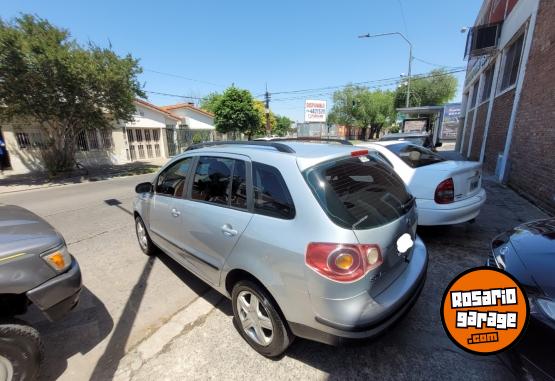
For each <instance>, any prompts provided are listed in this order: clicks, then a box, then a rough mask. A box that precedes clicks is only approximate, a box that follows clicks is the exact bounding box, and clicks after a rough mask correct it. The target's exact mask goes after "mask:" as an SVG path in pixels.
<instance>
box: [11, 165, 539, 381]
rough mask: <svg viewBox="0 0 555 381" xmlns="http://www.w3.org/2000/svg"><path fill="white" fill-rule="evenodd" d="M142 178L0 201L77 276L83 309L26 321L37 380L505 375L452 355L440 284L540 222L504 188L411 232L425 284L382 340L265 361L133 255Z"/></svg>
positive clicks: (211, 304)
mask: <svg viewBox="0 0 555 381" xmlns="http://www.w3.org/2000/svg"><path fill="white" fill-rule="evenodd" d="M149 176H151V175H142V176H134V177H127V178H120V179H114V180H108V181H103V182H97V183H86V184H76V185H69V186H64V187H56V188H49V189H38V190H32V191H27V192H20V193H12V194H3V195H0V202H2V203H7V204H17V205H21V206H24V207H26V208H28V209H30V210H32V211H34V212H35V213H37V214H39V215H41V216H43V217H44V218H45V219H46V220H48V221H49V222H50V223H51V224H53V225H54V226H55V227H56V228H57V229H58V230H59V231H60V232H61V233H62V234H63V235H64V236H65V238H66V240H67V242H68V244H69V248H70V250H71V252H72V253H73V255H74V256H75V257H76V258H77V260H78V261H79V263H80V264H81V267H82V271H83V277H84V285H85V289H84V291H83V296H82V302H81V304H80V305H79V306H78V308H77V309H76V310H75V311H73V313H72V314H70V316H68V317H67V318H66V319H65V320H63V321H61V322H58V323H56V324H52V323H49V322H48V321H46V320H45V319H44V318H43V317H42V316H41V315H39V314H38V313H37V312H36V311H34V310H32V311H30V312H29V313H28V316H26V318H27V319H29V320H31V321H32V322H34V323H35V324H36V325H37V327H38V328H39V330H40V332H41V333H42V335H43V337H44V341H45V347H46V361H45V363H44V368H43V373H42V379H47V380H52V379H56V378H60V379H62V380H86V379H95V380H104V379H111V378H113V377H115V378H117V379H137V380H146V379H153V380H154V379H156V380H158V379H169V378H171V379H188V380H190V379H201V378H202V379H207V378H213V379H245V378H248V379H330V380H333V379H344V378H347V379H368V378H376V379H430V378H434V379H435V378H441V379H445V380H447V379H499V380H501V379H502V380H507V379H511V377H512V375H511V374H510V373H509V371H508V369H507V368H506V367H505V366H504V365H503V364H502V363H501V362H500V361H499V360H498V359H497V357H494V356H491V357H482V356H473V355H470V354H467V353H465V352H463V351H461V350H460V349H458V348H457V347H456V346H455V345H454V344H453V343H452V342H451V341H450V340H449V339H448V338H447V336H446V335H445V334H444V332H443V328H442V326H441V320H440V314H439V308H440V301H441V297H442V293H443V291H444V289H445V287H446V286H447V284H448V283H449V281H450V280H451V279H452V278H453V277H454V276H455V275H456V274H458V273H460V272H461V271H463V270H465V269H467V268H469V267H474V266H479V265H482V264H483V263H484V261H485V258H486V255H487V252H488V246H489V242H490V239H491V238H492V237H493V236H495V235H496V234H497V233H499V232H501V231H503V230H506V229H507V228H510V227H512V226H514V225H517V224H519V223H520V222H523V221H527V220H530V219H533V218H540V217H542V216H543V214H542V213H541V212H540V211H539V210H537V209H536V208H535V207H533V206H532V205H530V204H529V203H528V202H526V201H525V200H524V199H522V198H521V197H519V196H518V195H517V194H515V193H514V192H512V191H511V190H509V189H507V188H505V187H503V186H501V185H499V184H497V183H494V182H493V181H488V180H487V179H486V180H485V181H484V185H485V187H486V189H487V194H488V201H487V203H486V205H485V206H484V208H483V209H482V213H481V215H480V216H479V217H478V219H477V220H476V222H475V223H473V224H471V223H466V224H461V225H457V226H453V227H433V228H426V229H420V230H419V234H420V235H421V237H422V238H423V240H424V242H425V243H426V245H427V247H428V251H429V255H430V262H429V268H428V278H427V281H426V285H425V288H424V290H423V292H422V295H421V297H420V299H419V300H418V302H417V303H416V305H415V306H414V308H413V309H412V311H411V312H410V313H409V314H408V315H407V316H406V317H405V318H404V319H403V320H402V321H401V322H399V323H398V324H397V325H395V326H394V327H393V329H392V330H390V331H389V332H387V333H386V334H385V335H383V336H381V337H379V338H377V339H375V340H373V341H370V342H364V343H360V344H357V345H351V346H345V347H339V348H334V347H330V346H326V345H323V344H318V343H314V342H309V341H306V340H297V341H296V342H295V343H294V344H293V345H292V347H291V348H290V349H289V350H288V351H287V352H286V354H285V356H283V357H282V358H281V359H279V360H268V359H266V358H263V357H261V356H260V355H258V354H257V353H256V352H254V351H253V350H252V349H251V348H250V347H249V346H248V345H247V344H246V343H245V342H244V341H243V340H242V339H241V338H240V336H239V334H238V333H237V332H236V331H235V329H234V327H233V325H232V322H231V316H232V313H231V304H230V302H229V301H227V300H225V299H223V298H219V297H218V296H216V295H215V294H214V293H213V292H210V291H209V288H208V286H206V285H205V284H203V283H202V282H201V281H200V280H198V279H197V278H195V277H194V276H193V275H191V274H190V273H188V272H187V271H186V270H183V269H181V268H180V267H178V265H176V264H175V262H173V261H172V260H171V259H169V258H168V257H166V256H165V255H160V256H158V257H156V258H152V259H148V258H147V257H146V256H144V255H143V254H142V253H141V251H140V249H139V247H138V245H137V243H136V238H135V233H134V230H133V221H132V218H131V216H130V211H131V210H132V209H131V202H132V198H133V196H134V194H133V186H134V185H135V184H136V183H138V182H141V181H144V180H145V179H148V178H149ZM179 322H181V323H182V325H181V326H179V325H178V324H176V323H179ZM142 343H149V348H150V350H149V351H145V348H144V346H143V347H141V344H142Z"/></svg>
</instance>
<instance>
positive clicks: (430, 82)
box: [395, 69, 458, 107]
mask: <svg viewBox="0 0 555 381" xmlns="http://www.w3.org/2000/svg"><path fill="white" fill-rule="evenodd" d="M457 86H458V81H457V78H456V77H455V76H454V75H453V74H451V73H448V72H447V71H446V70H445V69H434V70H432V71H431V72H430V73H429V74H428V75H426V76H422V77H414V78H412V79H411V81H410V100H409V101H410V106H411V107H415V106H435V105H442V104H445V103H447V102H449V101H450V100H452V99H453V97H454V96H455V93H456V92H457ZM406 96H407V84H406V82H403V84H402V85H401V86H399V87H398V88H397V90H396V91H395V107H405V105H406Z"/></svg>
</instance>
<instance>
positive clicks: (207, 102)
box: [200, 93, 222, 114]
mask: <svg viewBox="0 0 555 381" xmlns="http://www.w3.org/2000/svg"><path fill="white" fill-rule="evenodd" d="M221 99H222V94H220V93H210V94H208V95H207V96H205V97H204V98H202V100H201V101H200V108H201V109H203V110H204V111H208V112H211V113H212V114H213V113H214V111H215V110H216V105H217V104H218V102H219V101H220V100H221Z"/></svg>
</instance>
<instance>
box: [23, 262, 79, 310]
mask: <svg viewBox="0 0 555 381" xmlns="http://www.w3.org/2000/svg"><path fill="white" fill-rule="evenodd" d="M81 287H82V280H81V269H80V267H79V264H78V263H77V261H76V260H75V258H73V257H72V262H71V265H70V267H69V269H68V270H67V271H66V272H65V273H63V274H60V275H58V276H56V277H54V278H52V279H50V280H49V281H47V282H45V283H43V284H41V285H40V286H38V287H36V288H34V289H32V290H30V291H28V292H27V297H28V298H29V300H30V301H31V302H33V304H35V305H36V306H37V307H38V308H39V309H40V310H41V311H42V312H43V313H44V314H45V315H46V317H47V318H48V319H49V320H51V321H53V320H58V319H60V318H62V317H63V316H65V315H66V314H67V313H68V312H69V311H71V310H72V309H73V308H75V306H76V305H77V303H78V302H79V295H80V293H81Z"/></svg>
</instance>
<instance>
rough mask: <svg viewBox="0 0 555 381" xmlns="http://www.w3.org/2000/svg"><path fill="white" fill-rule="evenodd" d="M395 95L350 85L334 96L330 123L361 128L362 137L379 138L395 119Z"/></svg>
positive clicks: (329, 118)
mask: <svg viewBox="0 0 555 381" xmlns="http://www.w3.org/2000/svg"><path fill="white" fill-rule="evenodd" d="M393 101H394V93H393V92H391V91H382V90H375V91H369V90H368V89H367V88H365V87H360V86H352V85H348V86H347V87H345V88H343V89H342V90H338V91H336V92H335V93H334V94H333V107H332V109H331V112H330V114H329V116H328V123H337V124H344V125H347V126H354V127H359V128H361V130H362V135H363V136H366V132H367V129H368V128H370V134H369V137H370V138H371V139H372V138H374V137H376V138H377V137H378V135H379V133H380V131H381V129H382V127H383V126H384V125H385V124H386V123H387V122H388V121H390V120H393V118H394V115H395V114H394V108H393Z"/></svg>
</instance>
